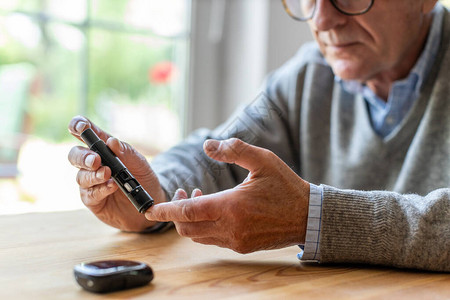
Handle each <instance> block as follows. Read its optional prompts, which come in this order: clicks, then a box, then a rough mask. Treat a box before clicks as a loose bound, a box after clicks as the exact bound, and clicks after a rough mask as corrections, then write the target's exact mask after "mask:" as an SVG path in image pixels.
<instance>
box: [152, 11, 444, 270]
mask: <svg viewBox="0 0 450 300" xmlns="http://www.w3.org/2000/svg"><path fill="white" fill-rule="evenodd" d="M443 26H444V29H443V36H442V43H441V45H440V50H439V54H438V56H437V58H436V62H435V64H434V66H433V67H432V70H431V72H430V75H429V76H428V78H427V79H426V81H425V83H424V85H423V88H422V90H421V93H420V97H419V99H418V100H417V102H416V103H415V105H414V106H413V107H412V108H411V111H410V112H409V114H408V115H407V116H406V117H405V119H404V120H403V121H402V123H401V124H400V125H399V126H398V128H396V129H395V130H394V132H392V133H391V134H390V135H388V136H387V137H386V138H384V139H383V138H380V137H379V136H378V135H377V134H376V133H375V132H374V131H373V129H372V126H371V123H370V118H369V113H368V110H367V107H366V104H365V101H364V99H363V98H362V97H361V96H358V95H356V96H355V95H351V94H349V93H347V92H346V91H344V90H343V89H342V88H341V86H340V84H338V83H336V82H335V80H334V75H333V73H332V71H331V69H330V68H329V67H328V66H327V65H326V64H325V63H324V60H323V57H322V56H321V54H320V52H319V51H318V49H317V47H316V46H315V45H314V44H309V45H306V46H304V47H302V49H301V50H300V51H299V53H298V54H297V55H296V56H295V57H294V58H293V59H291V60H290V61H289V62H287V63H286V64H285V65H284V66H283V67H282V68H280V69H279V70H277V71H276V72H274V73H273V74H271V75H270V76H269V77H268V80H267V82H266V84H265V85H264V89H263V91H262V93H261V94H260V95H259V96H258V97H257V98H256V99H255V100H254V101H253V102H251V103H250V104H247V105H246V106H244V107H242V108H240V109H239V110H238V111H237V112H236V114H235V115H233V116H232V117H231V118H230V119H229V121H228V122H227V123H225V124H223V125H222V126H220V127H219V128H216V129H215V130H212V131H210V130H206V129H202V130H198V131H196V132H194V133H193V134H192V135H191V136H189V137H188V138H187V139H186V140H185V141H184V142H183V143H181V144H180V145H178V146H176V147H174V148H172V149H171V150H169V151H168V152H166V153H164V154H163V155H160V156H159V157H157V158H156V159H155V160H154V161H153V162H152V166H153V168H154V169H155V171H156V172H157V174H158V176H159V178H160V181H161V183H162V185H163V187H164V188H165V189H166V190H167V191H168V193H169V194H171V193H173V192H174V191H175V190H176V188H178V187H183V188H185V189H187V190H189V191H190V190H192V189H193V188H195V187H199V188H201V189H202V190H203V192H204V193H205V194H206V193H212V192H216V191H219V190H222V189H227V188H231V187H233V186H235V185H237V184H239V183H240V182H242V180H243V179H244V178H245V176H246V175H247V172H246V171H245V170H243V169H241V168H240V167H238V166H236V165H227V164H222V163H217V162H215V161H213V160H211V159H209V158H208V157H206V155H205V154H204V153H203V151H202V144H203V141H204V140H205V139H207V138H217V139H226V138H229V137H232V136H234V137H239V138H241V139H243V140H245V141H247V142H249V143H251V144H254V145H257V146H261V147H264V148H267V149H270V150H272V151H273V152H274V153H276V154H277V155H278V156H279V157H280V158H281V159H283V160H284V161H285V162H286V163H287V164H288V165H289V166H290V167H291V168H292V169H293V170H294V171H295V172H296V173H297V174H299V175H300V176H301V177H302V178H304V179H305V180H307V181H309V182H311V183H315V184H322V186H323V188H324V193H323V208H322V221H321V237H320V261H321V262H322V263H327V262H339V263H368V264H380V265H389V266H396V267H402V268H418V269H427V270H436V271H450V49H449V41H450V14H449V12H448V11H447V12H446V15H445V17H444V25H443Z"/></svg>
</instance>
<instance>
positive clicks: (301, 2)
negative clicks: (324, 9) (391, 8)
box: [281, 0, 375, 21]
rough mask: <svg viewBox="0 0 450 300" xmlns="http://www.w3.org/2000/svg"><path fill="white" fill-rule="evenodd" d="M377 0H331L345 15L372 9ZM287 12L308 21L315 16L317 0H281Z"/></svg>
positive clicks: (360, 13) (295, 17)
mask: <svg viewBox="0 0 450 300" xmlns="http://www.w3.org/2000/svg"><path fill="white" fill-rule="evenodd" d="M374 1H375V0H330V2H331V4H333V6H334V7H335V8H336V9H337V10H338V11H339V12H340V13H343V14H344V15H348V16H356V15H362V14H365V13H366V12H368V11H369V10H370V8H371V7H372V5H373V2H374ZM281 2H283V6H284V9H285V10H286V12H287V13H288V14H289V15H290V16H291V17H292V18H294V19H295V20H298V21H307V20H309V19H311V18H312V17H313V16H314V12H315V11H316V7H317V6H316V2H317V1H316V0H281Z"/></svg>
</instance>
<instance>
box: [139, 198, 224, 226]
mask: <svg viewBox="0 0 450 300" xmlns="http://www.w3.org/2000/svg"><path fill="white" fill-rule="evenodd" d="M222 197H227V191H224V192H219V193H216V194H211V195H206V196H200V197H195V198H191V199H185V200H179V201H173V202H166V203H161V204H157V205H154V206H153V207H151V208H150V209H149V210H147V212H146V213H145V217H146V218H147V219H149V220H150V221H159V222H169V221H174V222H200V221H215V220H217V219H219V217H220V215H221V207H220V206H219V203H221V201H218V198H222Z"/></svg>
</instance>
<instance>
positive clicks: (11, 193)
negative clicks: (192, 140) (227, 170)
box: [0, 0, 190, 213]
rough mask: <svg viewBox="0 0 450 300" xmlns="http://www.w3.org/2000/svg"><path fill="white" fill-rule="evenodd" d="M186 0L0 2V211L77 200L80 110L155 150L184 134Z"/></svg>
mask: <svg viewBox="0 0 450 300" xmlns="http://www.w3.org/2000/svg"><path fill="white" fill-rule="evenodd" d="M189 15H190V1H188V0H165V1H149V0H115V1H110V0H41V1H36V0H0V95H2V97H0V123H1V126H0V213H13V212H26V211H40V210H48V209H50V210H60V209H71V208H74V207H78V206H81V203H80V201H79V196H78V188H77V187H76V184H75V183H74V178H75V174H76V170H75V169H74V168H73V167H71V166H70V165H69V163H68V161H67V153H68V151H69V149H70V148H71V147H72V146H73V144H74V138H73V137H72V136H71V135H70V134H68V132H67V124H68V122H69V121H70V119H71V118H72V116H74V115H77V114H83V115H86V116H88V117H89V118H90V119H91V120H92V121H94V122H96V123H97V124H98V125H100V126H101V127H103V128H104V129H105V130H107V131H109V132H111V133H114V135H116V136H117V137H119V138H121V139H123V140H125V141H127V142H130V143H132V144H133V145H135V146H136V147H137V148H138V149H139V150H140V151H141V152H143V153H144V154H145V155H148V156H153V155H155V154H156V153H158V152H160V151H162V150H165V149H167V148H168V147H170V146H171V145H173V144H174V143H176V142H177V141H178V140H179V139H180V138H181V132H182V126H183V124H184V113H183V112H184V111H185V109H184V105H185V102H186V95H187V84H186V80H187V78H186V77H187V76H186V75H187V65H188V61H187V57H188V46H189V37H190V27H189V24H190V20H189Z"/></svg>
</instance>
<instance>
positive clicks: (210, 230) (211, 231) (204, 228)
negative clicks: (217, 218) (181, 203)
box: [174, 221, 217, 238]
mask: <svg viewBox="0 0 450 300" xmlns="http://www.w3.org/2000/svg"><path fill="white" fill-rule="evenodd" d="M174 223H175V227H176V229H177V231H178V234H179V235H181V236H184V237H188V238H206V237H216V236H217V226H216V225H215V222H213V221H201V222H189V223H186V222H174Z"/></svg>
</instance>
